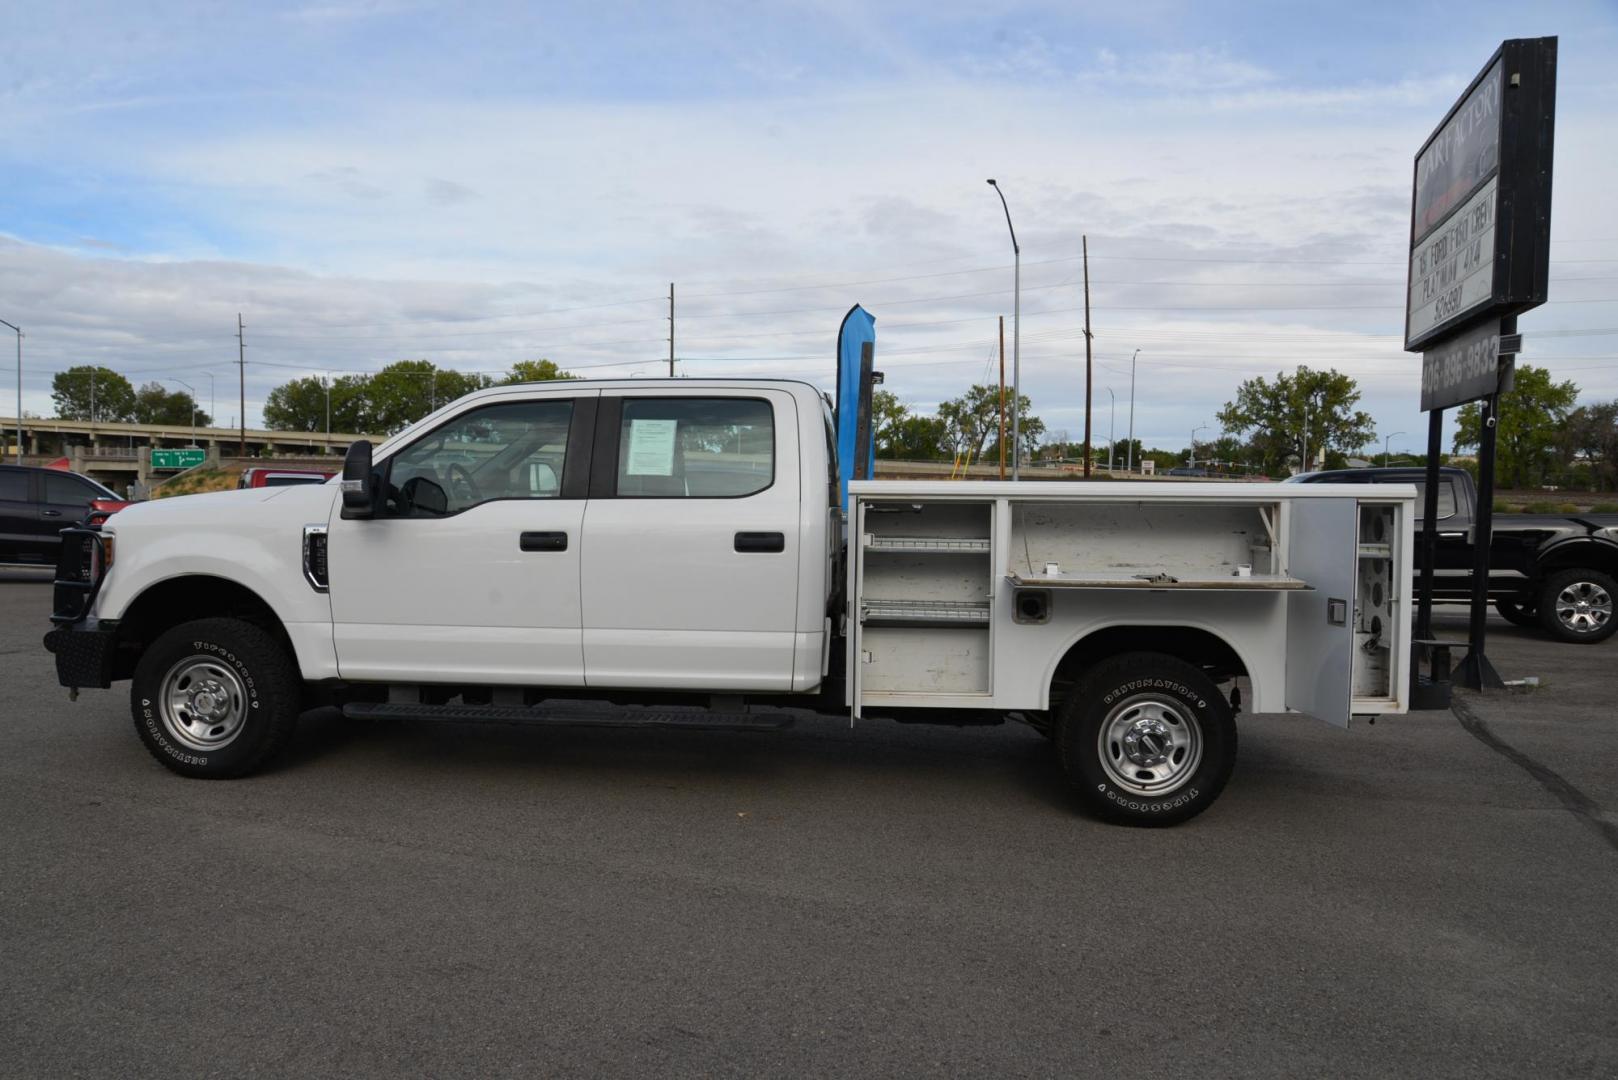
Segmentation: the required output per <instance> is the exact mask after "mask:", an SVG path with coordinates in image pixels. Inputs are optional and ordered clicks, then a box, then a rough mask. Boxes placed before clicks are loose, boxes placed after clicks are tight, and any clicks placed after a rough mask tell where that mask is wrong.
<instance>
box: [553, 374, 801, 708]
mask: <svg viewBox="0 0 1618 1080" xmlns="http://www.w3.org/2000/svg"><path fill="white" fill-rule="evenodd" d="M798 422H799V421H798V416H797V411H796V404H795V402H794V400H793V397H792V395H791V394H790V393H787V392H786V391H782V390H769V389H752V388H749V389H745V390H743V389H737V390H735V391H728V392H727V391H725V390H720V389H714V388H711V387H710V388H697V387H693V388H689V389H688V388H684V387H677V386H675V387H659V388H658V389H657V390H656V391H650V390H648V391H645V392H641V391H633V390H604V391H602V397H601V408H600V418H599V422H598V424H597V429H596V432H597V437H596V443H595V447H594V450H593V452H592V456H591V466H592V467H591V479H590V500H589V503H588V505H587V506H586V508H585V515H584V542H583V551H582V563H583V565H582V566H581V591H582V600H583V605H582V610H583V623H584V677H585V682H586V684H588V685H590V686H658V687H671V688H685V689H691V690H789V689H791V686H792V663H793V655H794V646H795V639H796V636H797V635H796V634H795V627H796V620H797V591H798V546H799V536H798V521H799V499H800V492H799V471H800V470H799V461H798V445H799V443H798ZM817 437H818V433H817ZM817 479H818V478H817ZM816 495H817V497H819V496H820V489H819V488H818V487H817V488H816Z"/></svg>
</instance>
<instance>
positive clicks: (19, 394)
mask: <svg viewBox="0 0 1618 1080" xmlns="http://www.w3.org/2000/svg"><path fill="white" fill-rule="evenodd" d="M0 326H9V327H11V328H12V329H13V330H15V331H16V332H17V464H18V465H21V464H22V327H20V326H18V325H17V324H16V323H8V322H6V320H4V319H0Z"/></svg>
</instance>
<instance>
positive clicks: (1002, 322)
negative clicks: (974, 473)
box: [1000, 315, 1006, 480]
mask: <svg viewBox="0 0 1618 1080" xmlns="http://www.w3.org/2000/svg"><path fill="white" fill-rule="evenodd" d="M1005 478H1006V317H1005V316H1004V315H1002V316H1000V479H1002V480H1004V479H1005Z"/></svg>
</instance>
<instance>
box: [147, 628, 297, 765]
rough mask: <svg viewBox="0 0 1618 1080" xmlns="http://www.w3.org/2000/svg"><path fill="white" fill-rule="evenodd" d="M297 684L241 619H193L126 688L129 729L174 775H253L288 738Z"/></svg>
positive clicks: (157, 644) (281, 658) (151, 651)
mask: <svg viewBox="0 0 1618 1080" xmlns="http://www.w3.org/2000/svg"><path fill="white" fill-rule="evenodd" d="M300 689H301V684H300V681H299V677H298V670H297V668H296V667H295V666H294V665H293V663H292V659H291V658H290V657H289V656H287V654H286V650H285V649H283V648H282V647H281V644H280V642H278V641H276V640H275V638H274V637H272V636H271V635H270V634H269V633H268V632H266V631H265V630H263V629H261V628H260V627H257V626H255V625H253V624H252V623H249V622H244V621H243V620H241V619H198V620H197V621H196V622H188V623H182V624H181V625H179V626H176V627H175V628H174V629H172V630H169V631H168V632H167V633H165V634H163V635H162V636H160V637H159V638H158V639H157V640H156V641H154V642H152V644H151V645H150V646H149V647H148V648H147V649H146V651H145V652H144V653H143V654H142V655H141V658H140V662H139V663H138V664H136V666H135V678H134V681H133V683H132V684H131V686H130V694H129V703H130V708H131V710H132V711H133V712H134V717H135V731H136V733H137V734H139V735H140V740H141V742H142V743H143V744H144V745H145V746H146V749H147V750H149V751H150V752H151V755H152V756H153V757H155V758H156V759H157V760H158V761H160V762H162V763H163V764H164V765H166V766H168V768H170V769H172V770H173V771H175V772H177V773H179V774H180V775H181V776H191V777H198V778H201V779H228V778H232V777H238V776H246V775H248V774H249V773H251V772H254V771H255V770H257V769H258V768H259V767H260V766H262V765H263V764H264V763H265V762H266V761H268V760H269V759H270V757H271V756H272V755H273V754H274V753H275V752H276V751H277V750H280V749H281V747H283V746H284V745H286V742H287V740H288V739H290V738H291V736H292V730H293V728H294V727H295V726H296V724H297V721H298V711H299V697H300Z"/></svg>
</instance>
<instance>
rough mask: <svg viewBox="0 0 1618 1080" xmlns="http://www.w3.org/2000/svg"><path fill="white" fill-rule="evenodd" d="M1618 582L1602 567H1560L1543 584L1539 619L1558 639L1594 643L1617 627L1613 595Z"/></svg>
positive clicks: (1617, 588) (1617, 591)
mask: <svg viewBox="0 0 1618 1080" xmlns="http://www.w3.org/2000/svg"><path fill="white" fill-rule="evenodd" d="M1615 595H1618V582H1614V581H1613V579H1612V577H1611V576H1610V575H1608V574H1604V573H1602V572H1601V571H1600V570H1559V571H1557V572H1556V573H1554V574H1552V575H1551V576H1550V577H1548V578H1546V579H1545V584H1544V585H1543V586H1541V587H1540V594H1539V619H1540V624H1541V625H1542V626H1544V627H1545V629H1546V631H1547V632H1548V633H1549V634H1550V635H1551V636H1552V637H1554V638H1556V639H1557V640H1558V641H1570V642H1574V643H1576V644H1579V645H1594V644H1595V643H1596V642H1598V641H1605V640H1607V639H1608V638H1609V637H1611V636H1612V633H1613V631H1614V630H1618V622H1614V621H1613V610H1612V604H1613V597H1614V596H1615Z"/></svg>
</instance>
